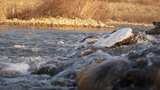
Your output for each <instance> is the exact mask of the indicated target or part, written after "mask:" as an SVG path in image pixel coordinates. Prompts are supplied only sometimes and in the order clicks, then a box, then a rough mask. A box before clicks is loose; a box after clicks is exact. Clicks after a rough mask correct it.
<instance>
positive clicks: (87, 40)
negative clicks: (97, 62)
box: [80, 36, 98, 44]
mask: <svg viewBox="0 0 160 90" xmlns="http://www.w3.org/2000/svg"><path fill="white" fill-rule="evenodd" d="M97 40H98V38H97V37H96V36H87V37H85V38H84V39H82V40H81V41H80V42H81V43H85V44H94V43H95V42H96V41H97Z"/></svg>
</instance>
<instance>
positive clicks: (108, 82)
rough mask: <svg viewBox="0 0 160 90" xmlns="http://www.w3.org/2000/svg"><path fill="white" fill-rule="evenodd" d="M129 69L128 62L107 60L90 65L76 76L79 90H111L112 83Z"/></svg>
mask: <svg viewBox="0 0 160 90" xmlns="http://www.w3.org/2000/svg"><path fill="white" fill-rule="evenodd" d="M130 67H131V65H130V62H129V61H128V60H109V61H104V62H103V63H101V64H98V65H93V66H92V65H91V66H90V67H87V68H86V69H84V70H82V71H81V72H80V73H79V74H78V79H77V82H78V87H79V89H80V90H113V88H114V83H116V82H118V81H119V79H120V78H122V77H123V75H124V74H125V72H126V71H127V70H128V69H129V68H130Z"/></svg>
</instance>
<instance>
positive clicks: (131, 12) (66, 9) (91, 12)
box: [0, 0, 160, 23]
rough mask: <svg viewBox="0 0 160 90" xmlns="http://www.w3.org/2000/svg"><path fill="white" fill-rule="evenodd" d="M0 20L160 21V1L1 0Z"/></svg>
mask: <svg viewBox="0 0 160 90" xmlns="http://www.w3.org/2000/svg"><path fill="white" fill-rule="evenodd" d="M0 15H1V17H0V19H2V18H7V19H13V18H18V19H31V18H40V17H47V18H48V17H57V16H58V17H65V18H75V17H78V18H82V19H84V18H85V19H86V18H92V19H95V20H98V21H103V22H108V21H110V20H113V21H125V22H138V23H151V22H152V21H158V20H160V1H159V0H0Z"/></svg>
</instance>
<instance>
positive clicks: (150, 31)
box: [146, 22, 160, 35]
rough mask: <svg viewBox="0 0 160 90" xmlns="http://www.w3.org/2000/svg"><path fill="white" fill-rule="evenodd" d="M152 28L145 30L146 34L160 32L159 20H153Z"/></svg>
mask: <svg viewBox="0 0 160 90" xmlns="http://www.w3.org/2000/svg"><path fill="white" fill-rule="evenodd" d="M153 25H154V28H153V29H151V30H148V31H146V33H147V34H151V35H158V34H160V22H153Z"/></svg>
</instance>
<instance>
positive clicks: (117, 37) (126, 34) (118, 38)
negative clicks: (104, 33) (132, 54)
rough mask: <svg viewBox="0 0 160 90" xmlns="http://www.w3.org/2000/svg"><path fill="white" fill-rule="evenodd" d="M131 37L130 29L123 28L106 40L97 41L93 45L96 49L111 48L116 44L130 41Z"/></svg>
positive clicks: (131, 31)
mask: <svg viewBox="0 0 160 90" xmlns="http://www.w3.org/2000/svg"><path fill="white" fill-rule="evenodd" d="M133 35H134V34H133V30H132V29H131V28H123V29H120V30H118V31H116V32H114V33H112V34H111V35H110V36H109V37H108V38H101V39H99V40H98V41H97V42H96V43H95V44H94V45H95V46H96V47H113V46H114V45H115V44H117V43H120V42H123V41H125V40H127V39H130V38H131V37H132V36H133Z"/></svg>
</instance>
